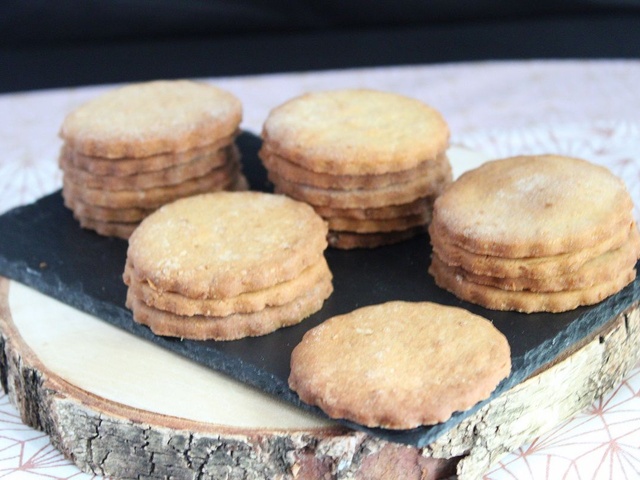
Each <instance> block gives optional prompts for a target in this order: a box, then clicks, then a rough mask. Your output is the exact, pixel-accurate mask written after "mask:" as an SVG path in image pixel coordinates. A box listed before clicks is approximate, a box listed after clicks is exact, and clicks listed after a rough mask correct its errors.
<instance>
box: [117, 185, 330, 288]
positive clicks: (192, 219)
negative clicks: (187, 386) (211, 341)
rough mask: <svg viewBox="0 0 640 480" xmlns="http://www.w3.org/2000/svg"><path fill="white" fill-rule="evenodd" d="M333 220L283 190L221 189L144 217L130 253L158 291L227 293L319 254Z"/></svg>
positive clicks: (287, 274) (285, 272)
mask: <svg viewBox="0 0 640 480" xmlns="http://www.w3.org/2000/svg"><path fill="white" fill-rule="evenodd" d="M327 231H328V230H327V225H326V223H325V222H324V221H323V220H322V218H321V217H320V216H318V215H317V214H316V213H315V212H314V211H313V209H312V208H311V207H310V206H309V205H306V204H304V203H302V202H297V201H295V200H293V199H290V198H288V197H285V196H282V195H273V194H267V193H260V192H218V193H211V194H203V195H197V196H193V197H190V198H185V199H182V200H179V201H176V202H174V203H171V204H168V205H165V206H163V207H161V208H160V209H158V210H156V211H155V212H154V213H153V214H151V215H150V216H148V217H147V218H146V219H144V220H143V221H142V223H141V224H140V226H139V227H138V228H137V229H136V230H135V231H134V233H133V235H132V236H131V238H130V239H129V249H128V252H127V256H128V259H129V261H130V262H131V263H132V264H133V265H134V267H135V272H136V275H137V277H138V278H140V279H143V280H146V281H147V282H148V283H149V284H150V285H153V286H154V288H156V289H157V290H159V291H162V290H165V291H171V292H175V293H179V294H181V295H184V296H187V297H190V298H201V299H204V298H226V297H232V296H236V295H239V294H241V293H243V292H248V291H254V290H259V289H261V288H266V287H270V286H273V285H276V284H278V283H281V282H285V281H287V280H291V279H292V278H294V277H296V276H297V275H299V274H300V273H301V272H302V271H303V270H304V269H305V268H307V267H308V266H310V265H313V264H315V263H317V262H319V261H320V260H321V258H322V257H323V252H324V250H325V248H326V246H327V241H326V235H327Z"/></svg>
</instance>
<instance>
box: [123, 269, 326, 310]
mask: <svg viewBox="0 0 640 480" xmlns="http://www.w3.org/2000/svg"><path fill="white" fill-rule="evenodd" d="M134 270H135V269H134V268H133V267H132V266H131V265H130V263H127V265H126V267H125V271H124V275H123V278H124V282H125V283H126V284H127V285H128V286H129V290H130V291H131V293H132V294H133V295H134V296H135V297H136V298H137V299H139V300H142V301H143V302H144V303H145V304H147V305H148V306H150V307H153V308H155V309H158V310H164V311H166V312H171V313H175V314H177V315H184V316H193V315H204V316H219V317H222V316H226V315H231V314H233V313H251V312H257V311H259V310H263V309H264V308H267V307H273V306H279V305H284V304H286V303H289V302H292V301H294V300H295V299H296V298H298V297H301V296H302V295H303V294H304V293H305V292H307V291H309V290H312V289H313V288H315V286H317V285H319V284H321V283H322V284H324V283H327V282H328V283H331V278H332V275H331V271H330V270H329V265H327V262H326V260H325V259H324V258H322V259H321V260H320V262H318V263H317V264H314V265H310V266H309V267H307V268H306V269H305V270H303V271H302V272H300V274H299V275H298V276H297V277H295V278H292V279H291V280H288V281H286V282H282V283H277V284H275V285H273V286H271V287H267V288H263V289H261V290H255V291H250V292H245V293H241V294H239V295H238V296H235V297H227V298H214V299H193V298H189V297H185V296H184V295H180V294H178V293H173V292H169V291H162V290H158V289H157V288H155V286H154V285H152V284H149V283H148V282H146V281H143V280H139V279H138V278H136V275H135V271H134Z"/></svg>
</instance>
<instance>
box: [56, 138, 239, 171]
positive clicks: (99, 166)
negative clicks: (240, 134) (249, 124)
mask: <svg viewBox="0 0 640 480" xmlns="http://www.w3.org/2000/svg"><path fill="white" fill-rule="evenodd" d="M236 136H237V134H234V135H231V136H229V137H225V138H222V139H220V140H217V141H215V142H213V143H211V144H208V145H204V146H202V147H196V148H192V149H190V150H185V151H183V152H166V153H160V154H157V155H151V156H148V157H137V158H136V157H133V158H102V157H91V156H87V155H83V154H82V153H80V152H77V151H75V150H73V149H72V148H71V147H69V146H68V145H63V146H62V148H61V149H60V156H59V159H60V160H59V161H60V164H61V165H63V166H64V165H73V166H74V167H75V168H77V169H79V170H83V171H85V172H88V173H91V174H93V175H108V176H113V177H127V176H129V175H136V174H138V173H144V172H155V171H157V170H164V169H166V168H169V167H175V166H177V165H182V164H183V163H190V162H194V161H208V162H211V163H212V164H213V163H215V162H218V165H222V164H223V163H224V162H225V161H226V158H225V157H220V150H224V149H227V148H231V149H233V150H237V149H236V147H235V145H234V143H233V142H234V139H235V137H236ZM234 154H235V155H238V154H239V152H237V151H236V152H235V153H234Z"/></svg>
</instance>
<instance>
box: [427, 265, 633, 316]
mask: <svg viewBox="0 0 640 480" xmlns="http://www.w3.org/2000/svg"><path fill="white" fill-rule="evenodd" d="M429 273H430V274H431V275H433V277H434V279H435V281H436V284H437V285H438V286H439V287H441V288H444V289H445V290H448V291H450V292H451V293H453V294H454V295H455V296H456V297H458V298H460V299H462V300H466V301H468V302H472V303H476V304H478V305H482V306H483V307H485V308H490V309H493V310H516V311H519V312H525V313H532V312H555V313H557V312H564V311H567V310H573V309H574V308H577V307H579V306H583V305H593V304H595V303H598V302H601V301H602V300H604V299H605V298H607V297H609V296H611V295H613V294H615V293H617V292H619V291H620V290H622V289H623V288H624V287H625V286H627V285H628V284H629V283H631V282H632V281H633V280H634V278H635V276H636V271H635V269H634V268H633V267H630V268H626V269H624V270H621V271H619V272H618V274H617V275H616V277H615V278H613V279H612V280H610V281H606V282H602V283H598V284H596V285H594V286H591V287H587V288H579V289H575V290H563V291H557V292H531V291H527V290H522V291H510V290H503V289H501V288H496V287H491V286H487V285H481V284H478V283H473V282H471V281H468V280H467V279H466V278H465V272H464V271H463V270H462V269H461V268H459V267H450V266H448V265H447V264H445V263H443V262H442V261H441V260H440V259H439V258H438V257H437V256H436V255H434V256H433V257H432V261H431V266H430V267H429Z"/></svg>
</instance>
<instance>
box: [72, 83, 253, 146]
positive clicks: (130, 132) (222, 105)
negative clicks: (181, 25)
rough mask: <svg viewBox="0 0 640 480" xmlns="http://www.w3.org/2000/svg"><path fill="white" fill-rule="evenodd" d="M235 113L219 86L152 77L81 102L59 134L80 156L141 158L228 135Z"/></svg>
mask: <svg viewBox="0 0 640 480" xmlns="http://www.w3.org/2000/svg"><path fill="white" fill-rule="evenodd" d="M241 117H242V106H241V104H240V101H239V100H238V99H237V98H236V97H235V96H234V95H232V94H231V93H229V92H227V91H225V90H222V89H220V88H217V87H215V86H212V85H208V84H205V83H198V82H192V81H189V80H174V81H155V82H147V83H139V84H133V85H128V86H125V87H122V88H119V89H116V90H113V91H110V92H107V93H105V94H103V95H101V96H99V97H98V98H95V99H94V100H91V101H89V102H87V103H85V104H84V105H81V106H80V107H78V108H77V109H76V110H74V111H73V112H71V113H70V114H69V115H68V116H67V117H66V118H65V120H64V122H63V124H62V127H61V130H60V136H61V137H62V138H63V139H64V140H65V142H66V143H67V145H69V146H70V147H71V148H73V149H74V150H77V151H79V152H81V153H83V154H85V155H91V156H98V157H105V158H119V157H145V156H149V155H154V154H158V153H162V152H169V151H183V150H189V149H192V148H195V147H199V146H203V145H207V144H210V143H213V142H214V141H216V140H218V139H219V138H222V137H228V136H229V135H231V134H233V133H234V132H235V131H236V130H237V128H238V124H239V123H240V120H241Z"/></svg>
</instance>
